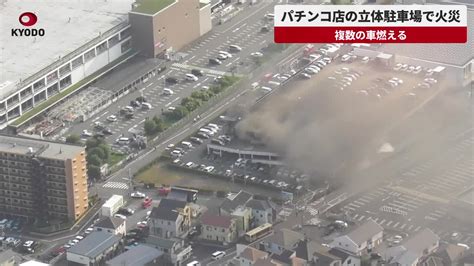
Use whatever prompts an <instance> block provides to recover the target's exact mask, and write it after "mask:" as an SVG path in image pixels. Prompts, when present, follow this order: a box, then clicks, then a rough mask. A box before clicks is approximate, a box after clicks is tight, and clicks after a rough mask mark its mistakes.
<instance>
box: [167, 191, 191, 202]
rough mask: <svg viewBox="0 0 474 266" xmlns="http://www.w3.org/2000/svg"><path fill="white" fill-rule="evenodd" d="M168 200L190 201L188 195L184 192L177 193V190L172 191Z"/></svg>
mask: <svg viewBox="0 0 474 266" xmlns="http://www.w3.org/2000/svg"><path fill="white" fill-rule="evenodd" d="M166 198H167V199H174V200H179V201H187V200H188V194H187V193H186V192H184V191H176V190H171V191H170V192H169V194H168V196H166Z"/></svg>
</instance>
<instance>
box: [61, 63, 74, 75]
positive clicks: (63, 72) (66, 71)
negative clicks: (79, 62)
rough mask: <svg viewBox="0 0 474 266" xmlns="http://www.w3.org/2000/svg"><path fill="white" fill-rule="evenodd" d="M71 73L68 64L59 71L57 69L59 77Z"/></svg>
mask: <svg viewBox="0 0 474 266" xmlns="http://www.w3.org/2000/svg"><path fill="white" fill-rule="evenodd" d="M69 72H71V66H70V65H69V64H67V65H65V66H62V67H61V68H60V69H59V75H60V76H64V75H66V74H67V73H69Z"/></svg>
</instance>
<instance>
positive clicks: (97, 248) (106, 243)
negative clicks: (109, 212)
mask: <svg viewBox="0 0 474 266" xmlns="http://www.w3.org/2000/svg"><path fill="white" fill-rule="evenodd" d="M119 241H120V237H118V236H116V235H114V234H112V233H107V232H105V231H95V232H92V233H91V234H89V235H88V236H87V237H85V238H84V239H83V240H81V241H80V242H79V243H77V244H76V245H75V246H73V247H71V248H70V249H68V251H67V252H70V253H73V254H77V255H81V256H85V257H89V258H95V257H97V256H98V255H99V254H101V253H103V252H104V251H105V250H107V249H108V248H110V247H112V246H113V245H115V244H117V243H118V242H119Z"/></svg>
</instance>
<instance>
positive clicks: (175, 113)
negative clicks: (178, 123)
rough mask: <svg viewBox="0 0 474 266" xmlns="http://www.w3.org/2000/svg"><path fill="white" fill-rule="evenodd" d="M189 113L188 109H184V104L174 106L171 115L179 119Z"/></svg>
mask: <svg viewBox="0 0 474 266" xmlns="http://www.w3.org/2000/svg"><path fill="white" fill-rule="evenodd" d="M188 114H189V111H188V109H186V107H184V106H178V107H176V109H175V110H174V111H173V113H172V115H173V116H174V117H175V118H176V119H181V118H183V117H185V116H187V115H188Z"/></svg>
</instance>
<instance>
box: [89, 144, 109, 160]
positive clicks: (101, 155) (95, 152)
mask: <svg viewBox="0 0 474 266" xmlns="http://www.w3.org/2000/svg"><path fill="white" fill-rule="evenodd" d="M87 155H88V157H91V156H93V155H96V156H97V157H99V159H100V160H101V161H105V160H107V157H106V156H105V152H104V151H103V150H102V149H101V148H100V147H94V148H92V149H90V150H89V151H88V152H87Z"/></svg>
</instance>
